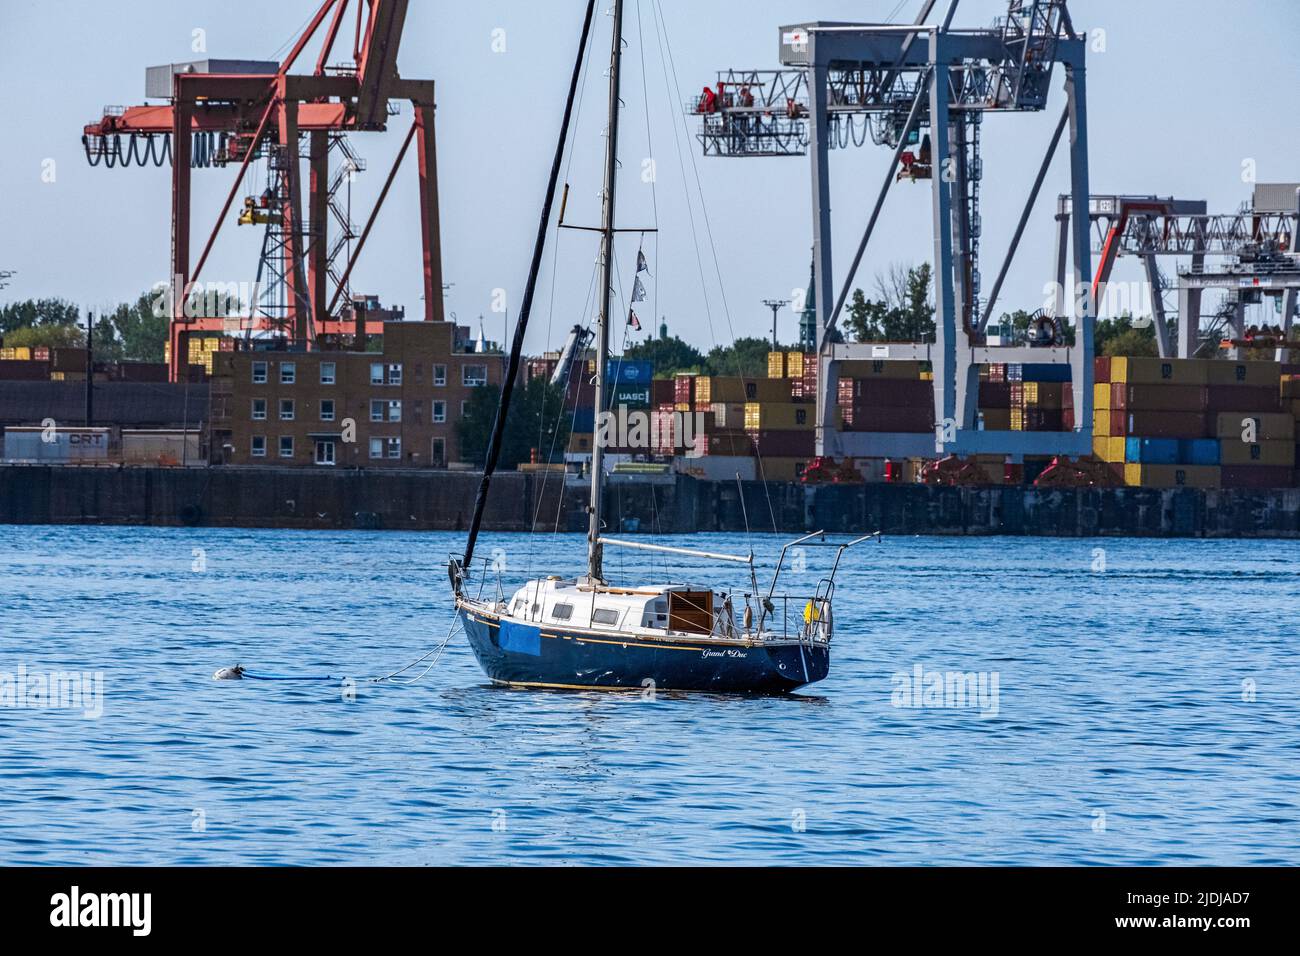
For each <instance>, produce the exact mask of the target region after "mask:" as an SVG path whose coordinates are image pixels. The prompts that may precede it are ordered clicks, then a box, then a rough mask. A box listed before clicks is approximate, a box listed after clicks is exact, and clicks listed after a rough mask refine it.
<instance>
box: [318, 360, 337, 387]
mask: <svg viewBox="0 0 1300 956" xmlns="http://www.w3.org/2000/svg"><path fill="white" fill-rule="evenodd" d="M337 374H338V367H337V366H336V365H335V363H333V362H321V363H320V383H321V384H322V385H333V384H334V381H335V376H336V375H337Z"/></svg>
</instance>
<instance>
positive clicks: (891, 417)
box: [840, 405, 934, 432]
mask: <svg viewBox="0 0 1300 956" xmlns="http://www.w3.org/2000/svg"><path fill="white" fill-rule="evenodd" d="M840 415H841V425H842V427H843V429H844V430H845V431H854V432H928V431H933V430H934V409H932V408H929V407H926V408H921V407H919V406H915V405H913V406H911V407H907V408H889V407H887V406H882V405H870V406H850V407H849V408H846V409H841V412H840Z"/></svg>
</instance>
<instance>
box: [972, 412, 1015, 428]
mask: <svg viewBox="0 0 1300 956" xmlns="http://www.w3.org/2000/svg"><path fill="white" fill-rule="evenodd" d="M979 420H980V421H981V422H982V423H983V425H984V431H986V432H1009V431H1011V409H1009V408H984V409H980V412H979Z"/></svg>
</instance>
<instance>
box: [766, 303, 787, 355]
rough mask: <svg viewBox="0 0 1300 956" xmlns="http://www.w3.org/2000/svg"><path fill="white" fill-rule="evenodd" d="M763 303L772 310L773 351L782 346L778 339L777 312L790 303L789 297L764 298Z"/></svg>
mask: <svg viewBox="0 0 1300 956" xmlns="http://www.w3.org/2000/svg"><path fill="white" fill-rule="evenodd" d="M763 304H764V305H765V306H767V307H768V308H769V309H771V310H772V351H774V352H775V351H776V350H777V349H779V348H780V347H781V346H780V344H779V343H778V342H777V340H776V314H777V312H779V311H781V309H782V308H783V307H784V306H787V305H789V304H790V300H789V299H764V300H763Z"/></svg>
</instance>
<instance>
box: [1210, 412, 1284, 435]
mask: <svg viewBox="0 0 1300 956" xmlns="http://www.w3.org/2000/svg"><path fill="white" fill-rule="evenodd" d="M1216 424H1217V430H1216V431H1215V436H1216V437H1218V438H1235V439H1237V440H1238V441H1242V440H1244V437H1243V436H1245V437H1253V438H1254V439H1255V440H1256V441H1275V440H1277V441H1280V440H1286V441H1292V440H1294V439H1295V416H1293V415H1290V414H1288V413H1286V412H1269V413H1264V414H1258V415H1247V414H1243V413H1241V412H1221V413H1220V414H1219V416H1218V418H1217V419H1216Z"/></svg>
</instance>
